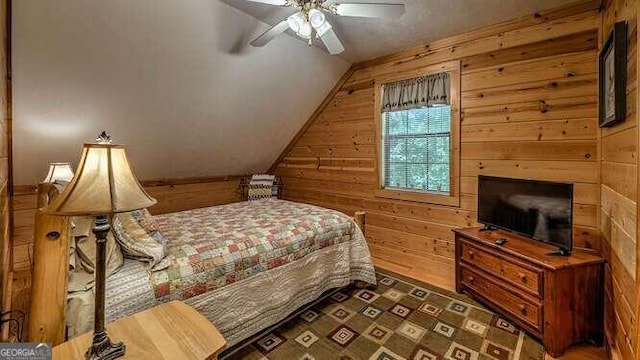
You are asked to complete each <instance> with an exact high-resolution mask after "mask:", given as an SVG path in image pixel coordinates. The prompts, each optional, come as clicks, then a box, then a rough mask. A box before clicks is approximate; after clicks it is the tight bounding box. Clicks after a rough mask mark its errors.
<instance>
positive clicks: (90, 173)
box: [44, 144, 156, 215]
mask: <svg viewBox="0 0 640 360" xmlns="http://www.w3.org/2000/svg"><path fill="white" fill-rule="evenodd" d="M155 203H156V200H155V199H154V198H152V197H151V196H149V194H147V193H146V192H145V191H144V189H143V188H142V186H141V185H140V183H139V182H138V180H137V179H136V177H135V175H134V174H133V171H132V170H131V166H130V165H129V161H128V160H127V154H126V153H125V150H124V146H122V145H115V144H84V150H83V153H82V158H81V159H80V164H79V165H78V169H77V170H76V175H75V177H74V178H73V180H71V183H70V184H69V185H67V187H66V188H65V189H64V191H63V192H62V193H61V194H60V195H59V196H58V197H56V198H55V199H54V200H53V201H52V202H51V203H50V204H49V206H47V208H46V209H45V210H44V211H45V212H46V213H49V214H56V215H106V214H113V213H120V212H127V211H133V210H137V209H142V208H146V207H149V206H151V205H153V204H155Z"/></svg>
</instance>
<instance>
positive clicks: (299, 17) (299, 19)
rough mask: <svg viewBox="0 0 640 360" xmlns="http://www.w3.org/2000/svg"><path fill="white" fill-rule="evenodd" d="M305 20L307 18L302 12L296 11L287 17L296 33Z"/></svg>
mask: <svg viewBox="0 0 640 360" xmlns="http://www.w3.org/2000/svg"><path fill="white" fill-rule="evenodd" d="M305 22H306V20H305V18H304V15H303V14H302V12H299V13H295V14H293V15H291V16H289V17H288V18H287V24H288V25H289V28H290V29H291V30H292V31H293V32H294V33H296V34H297V33H298V32H299V31H300V28H301V27H302V25H303V24H304V23H305Z"/></svg>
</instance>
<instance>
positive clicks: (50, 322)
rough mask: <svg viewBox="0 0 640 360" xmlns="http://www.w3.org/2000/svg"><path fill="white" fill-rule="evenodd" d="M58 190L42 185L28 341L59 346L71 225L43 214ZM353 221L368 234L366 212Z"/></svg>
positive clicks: (63, 334)
mask: <svg viewBox="0 0 640 360" xmlns="http://www.w3.org/2000/svg"><path fill="white" fill-rule="evenodd" d="M54 191H55V189H54V188H53V185H51V184H40V185H38V210H37V211H36V216H35V231H34V240H33V274H32V283H31V304H30V309H29V327H28V333H27V339H28V341H29V342H38V343H39V342H44V343H52V344H53V345H54V346H55V345H57V344H60V343H62V342H64V341H65V340H66V330H65V328H66V327H65V324H66V309H67V289H68V282H69V239H70V238H71V222H70V218H69V217H64V216H52V215H46V214H44V213H43V212H42V208H44V207H45V206H46V205H47V204H48V203H49V200H50V198H51V197H52V194H54ZM353 219H354V221H355V222H356V224H357V225H358V227H360V229H361V230H362V231H363V232H364V229H365V226H364V223H365V213H364V212H362V211H358V212H356V213H355V216H354V218H353Z"/></svg>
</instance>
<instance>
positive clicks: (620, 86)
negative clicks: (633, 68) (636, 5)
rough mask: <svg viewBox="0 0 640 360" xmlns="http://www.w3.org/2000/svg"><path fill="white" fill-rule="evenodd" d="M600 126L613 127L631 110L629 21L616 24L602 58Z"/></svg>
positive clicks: (600, 65)
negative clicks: (629, 98)
mask: <svg viewBox="0 0 640 360" xmlns="http://www.w3.org/2000/svg"><path fill="white" fill-rule="evenodd" d="M598 83H599V90H600V91H599V99H598V100H599V101H598V103H599V123H600V127H608V126H613V125H614V124H616V123H619V122H621V121H624V119H625V117H626V111H627V98H626V92H627V22H626V21H619V22H617V23H615V24H614V26H613V29H612V30H611V34H609V37H608V38H607V41H606V43H605V44H604V47H603V48H602V51H600V57H599V70H598Z"/></svg>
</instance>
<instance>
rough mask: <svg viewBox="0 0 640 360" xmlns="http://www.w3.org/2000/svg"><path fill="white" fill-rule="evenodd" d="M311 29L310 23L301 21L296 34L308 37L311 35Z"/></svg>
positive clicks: (304, 37)
mask: <svg viewBox="0 0 640 360" xmlns="http://www.w3.org/2000/svg"><path fill="white" fill-rule="evenodd" d="M312 31H313V30H312V28H311V24H309V22H307V21H305V22H304V23H302V25H300V29H299V30H298V32H297V34H298V36H300V37H301V38H303V39H309V38H310V37H311V32H312Z"/></svg>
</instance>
